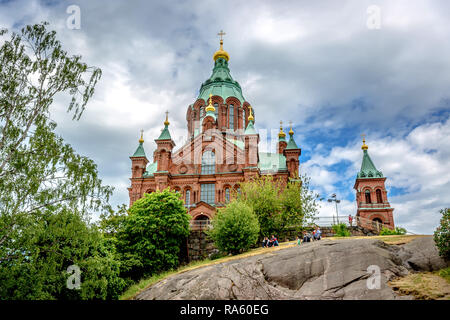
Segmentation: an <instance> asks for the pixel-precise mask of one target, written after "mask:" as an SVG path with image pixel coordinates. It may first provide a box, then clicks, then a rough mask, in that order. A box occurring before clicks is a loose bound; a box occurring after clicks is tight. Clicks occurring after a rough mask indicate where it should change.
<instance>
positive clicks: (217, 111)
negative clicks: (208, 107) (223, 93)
mask: <svg viewBox="0 0 450 320" xmlns="http://www.w3.org/2000/svg"><path fill="white" fill-rule="evenodd" d="M214 108H215V109H216V110H215V111H214V114H215V115H216V118H217V116H218V114H219V104H218V103H214Z"/></svg>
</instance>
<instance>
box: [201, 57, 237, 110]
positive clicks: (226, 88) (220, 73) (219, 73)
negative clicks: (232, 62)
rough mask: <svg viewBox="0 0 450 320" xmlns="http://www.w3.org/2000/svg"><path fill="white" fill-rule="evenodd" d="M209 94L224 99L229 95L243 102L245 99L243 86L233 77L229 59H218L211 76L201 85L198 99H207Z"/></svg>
mask: <svg viewBox="0 0 450 320" xmlns="http://www.w3.org/2000/svg"><path fill="white" fill-rule="evenodd" d="M209 94H212V95H213V96H220V97H222V98H223V100H224V101H225V100H226V99H227V98H228V97H236V98H238V99H239V101H241V104H243V103H244V101H245V99H244V96H243V95H242V89H241V86H240V85H239V83H238V82H237V81H235V80H233V78H232V77H231V74H230V69H228V61H227V60H225V59H223V58H218V59H217V60H216V62H215V64H214V69H213V72H212V75H211V77H209V79H208V80H206V81H205V82H203V83H202V86H201V87H200V93H199V95H198V99H203V100H204V101H207V100H208V99H209Z"/></svg>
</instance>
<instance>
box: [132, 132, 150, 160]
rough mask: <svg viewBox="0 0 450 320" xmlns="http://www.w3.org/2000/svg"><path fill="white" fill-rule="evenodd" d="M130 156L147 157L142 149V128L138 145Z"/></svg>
mask: <svg viewBox="0 0 450 320" xmlns="http://www.w3.org/2000/svg"><path fill="white" fill-rule="evenodd" d="M131 157H132V158H138V157H144V158H147V156H146V155H145V151H144V130H141V138H140V139H139V146H138V147H137V149H136V151H135V152H134V154H133V155H132V156H131Z"/></svg>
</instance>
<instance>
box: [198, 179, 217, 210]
mask: <svg viewBox="0 0 450 320" xmlns="http://www.w3.org/2000/svg"><path fill="white" fill-rule="evenodd" d="M200 192H201V193H200V201H203V202H206V203H208V204H210V205H214V204H215V195H216V186H215V185H214V183H204V184H201V185H200Z"/></svg>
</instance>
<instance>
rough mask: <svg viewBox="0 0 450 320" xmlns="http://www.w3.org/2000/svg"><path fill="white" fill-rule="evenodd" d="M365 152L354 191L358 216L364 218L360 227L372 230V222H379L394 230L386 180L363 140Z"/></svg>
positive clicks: (392, 209)
mask: <svg viewBox="0 0 450 320" xmlns="http://www.w3.org/2000/svg"><path fill="white" fill-rule="evenodd" d="M361 149H362V150H363V160H362V164H361V170H360V171H359V172H358V175H357V176H356V181H355V185H354V187H353V188H354V189H355V190H356V203H357V207H358V209H357V213H356V216H357V217H360V218H362V219H361V221H360V225H363V226H365V227H368V228H371V226H370V225H368V224H369V223H371V222H379V223H382V224H384V225H385V226H386V227H387V228H391V229H393V228H394V227H395V225H394V216H393V214H392V213H393V211H394V208H391V205H390V204H389V201H388V197H387V191H386V187H385V184H384V183H385V181H386V178H385V177H383V173H382V172H381V171H378V170H377V168H376V167H375V164H374V163H373V161H372V159H371V158H370V156H369V152H368V151H367V150H368V149H369V147H368V146H367V145H366V141H365V140H363V145H362V147H361Z"/></svg>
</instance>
